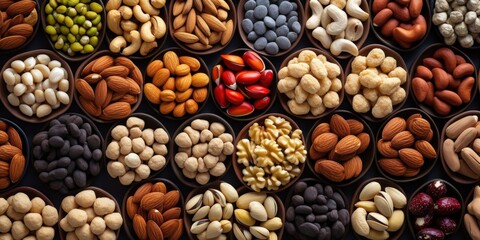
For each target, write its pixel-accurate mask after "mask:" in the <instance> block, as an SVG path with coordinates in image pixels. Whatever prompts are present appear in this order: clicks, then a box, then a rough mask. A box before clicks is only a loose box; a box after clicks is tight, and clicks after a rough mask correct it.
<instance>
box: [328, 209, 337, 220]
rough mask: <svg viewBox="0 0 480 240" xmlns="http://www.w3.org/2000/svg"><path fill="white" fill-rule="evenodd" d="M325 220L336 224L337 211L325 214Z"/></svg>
mask: <svg viewBox="0 0 480 240" xmlns="http://www.w3.org/2000/svg"><path fill="white" fill-rule="evenodd" d="M327 218H328V221H330V222H336V221H337V220H338V211H337V210H332V211H330V212H328V213H327Z"/></svg>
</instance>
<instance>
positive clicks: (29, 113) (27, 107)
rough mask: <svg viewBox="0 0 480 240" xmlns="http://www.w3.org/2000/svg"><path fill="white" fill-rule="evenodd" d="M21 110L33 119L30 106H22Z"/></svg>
mask: <svg viewBox="0 0 480 240" xmlns="http://www.w3.org/2000/svg"><path fill="white" fill-rule="evenodd" d="M19 108H20V112H22V113H23V114H25V115H27V116H29V117H31V116H32V115H33V110H32V108H31V107H30V106H28V105H27V104H20V106H19Z"/></svg>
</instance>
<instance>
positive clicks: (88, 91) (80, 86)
mask: <svg viewBox="0 0 480 240" xmlns="http://www.w3.org/2000/svg"><path fill="white" fill-rule="evenodd" d="M75 89H76V90H77V91H78V93H80V95H81V96H82V97H83V98H85V99H86V100H89V101H94V100H95V92H94V91H93V88H92V86H90V84H89V83H88V82H87V81H85V80H83V79H77V80H75Z"/></svg>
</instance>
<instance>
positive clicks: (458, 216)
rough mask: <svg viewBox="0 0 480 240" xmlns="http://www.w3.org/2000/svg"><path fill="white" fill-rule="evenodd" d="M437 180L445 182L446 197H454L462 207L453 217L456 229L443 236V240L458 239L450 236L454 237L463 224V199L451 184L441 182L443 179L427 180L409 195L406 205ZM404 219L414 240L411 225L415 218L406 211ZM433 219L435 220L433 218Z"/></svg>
mask: <svg viewBox="0 0 480 240" xmlns="http://www.w3.org/2000/svg"><path fill="white" fill-rule="evenodd" d="M437 180H440V181H443V182H445V184H446V185H447V189H448V192H447V196H449V197H455V198H457V200H458V201H459V202H460V204H461V205H462V209H461V210H460V212H459V213H457V214H455V215H454V216H455V217H454V218H453V217H452V218H453V219H454V220H456V222H457V228H455V231H454V232H453V233H451V234H449V235H446V236H445V239H458V238H457V237H452V235H454V234H455V233H456V232H457V231H458V230H459V229H460V227H461V226H462V222H463V215H464V214H465V204H464V201H463V197H462V194H461V193H460V192H459V191H458V189H457V188H456V187H455V186H454V185H453V184H451V183H449V182H447V181H445V180H443V179H438V178H437V179H432V180H429V181H428V182H426V183H424V184H423V185H422V186H420V187H419V188H417V189H416V190H415V192H413V194H412V195H410V198H409V199H408V203H409V204H410V202H411V201H412V199H413V197H414V196H415V195H417V194H418V193H420V192H422V191H423V190H424V189H425V188H426V187H427V185H428V184H429V183H431V182H434V181H437ZM434 201H435V200H434ZM405 218H406V219H407V224H408V228H409V230H410V234H411V236H412V238H414V239H416V235H417V234H416V233H417V232H416V231H415V229H414V228H413V224H414V222H415V216H413V215H410V211H408V210H407V215H406V216H405ZM434 219H435V218H434Z"/></svg>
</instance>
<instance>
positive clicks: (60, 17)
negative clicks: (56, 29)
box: [53, 14, 65, 24]
mask: <svg viewBox="0 0 480 240" xmlns="http://www.w3.org/2000/svg"><path fill="white" fill-rule="evenodd" d="M53 17H54V18H55V20H57V22H58V23H60V24H63V23H64V21H65V15H63V14H53Z"/></svg>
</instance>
